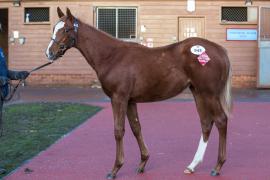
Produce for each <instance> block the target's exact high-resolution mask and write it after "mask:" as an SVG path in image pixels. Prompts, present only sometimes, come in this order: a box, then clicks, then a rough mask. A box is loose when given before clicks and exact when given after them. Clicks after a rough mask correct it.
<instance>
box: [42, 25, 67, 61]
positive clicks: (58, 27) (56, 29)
mask: <svg viewBox="0 0 270 180" xmlns="http://www.w3.org/2000/svg"><path fill="white" fill-rule="evenodd" d="M64 26H65V22H64V21H59V22H58V23H57V24H56V25H55V27H54V32H53V36H52V38H53V39H55V38H56V34H57V32H58V31H59V30H60V29H62V28H63V27H64ZM52 45H53V41H51V42H50V44H49V46H48V48H47V50H46V54H47V57H49V56H50V52H49V49H50V47H51V46H52Z"/></svg>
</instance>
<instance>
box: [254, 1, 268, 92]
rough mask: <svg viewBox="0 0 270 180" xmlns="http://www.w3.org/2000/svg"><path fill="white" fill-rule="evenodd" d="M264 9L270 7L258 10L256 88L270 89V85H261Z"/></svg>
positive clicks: (260, 7)
mask: <svg viewBox="0 0 270 180" xmlns="http://www.w3.org/2000/svg"><path fill="white" fill-rule="evenodd" d="M262 8H269V9H270V6H259V8H258V9H259V10H258V25H257V30H258V38H257V39H258V40H257V63H256V64H257V73H256V74H257V78H256V86H257V88H270V85H262V84H260V82H259V81H260V77H261V76H260V47H259V45H260V41H261V9H262Z"/></svg>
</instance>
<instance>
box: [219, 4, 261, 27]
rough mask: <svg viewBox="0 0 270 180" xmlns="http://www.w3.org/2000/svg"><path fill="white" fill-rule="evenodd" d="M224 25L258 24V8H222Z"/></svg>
mask: <svg viewBox="0 0 270 180" xmlns="http://www.w3.org/2000/svg"><path fill="white" fill-rule="evenodd" d="M221 22H222V23H223V24H228V23H237V24H257V7H221Z"/></svg>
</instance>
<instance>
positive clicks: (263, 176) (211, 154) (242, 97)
mask: <svg viewBox="0 0 270 180" xmlns="http://www.w3.org/2000/svg"><path fill="white" fill-rule="evenodd" d="M233 94H234V100H235V103H234V111H233V116H232V118H231V119H230V121H229V127H228V141H227V146H228V148H227V151H228V156H227V162H226V163H225V165H224V167H223V169H222V174H221V176H220V177H215V178H213V177H210V175H209V173H210V171H211V169H212V168H213V167H214V165H215V162H216V159H217V149H218V133H217V130H216V128H214V129H213V132H212V134H211V137H210V141H209V145H208V149H207V151H206V156H205V158H204V162H203V163H202V165H200V166H199V167H198V169H197V172H196V173H195V174H192V175H185V174H183V170H184V169H185V167H186V166H187V165H188V164H189V163H190V161H191V160H192V158H193V156H194V153H195V151H196V149H197V145H198V142H199V138H200V124H199V119H198V115H197V111H196V108H195V104H194V102H193V99H192V96H191V94H190V92H189V91H185V92H184V93H182V94H181V95H179V96H177V97H175V98H172V99H170V100H167V101H163V102H157V103H146V104H139V106H138V108H139V115H140V121H141V125H142V131H143V135H144V137H145V141H146V143H147V145H148V147H149V151H150V154H151V157H150V160H149V163H148V164H147V166H146V172H145V173H144V174H140V175H137V174H136V173H135V168H136V165H137V164H138V162H139V149H138V147H137V144H136V141H135V139H134V137H133V135H132V133H131V130H130V128H129V127H128V123H127V125H126V134H125V139H124V142H125V164H124V166H123V168H122V169H121V170H120V172H119V174H118V177H117V178H118V179H119V180H178V179H179V180H182V179H183V180H185V179H187V180H205V179H222V180H269V179H270V172H269V167H270V156H269V150H270V146H269V143H270V141H269V129H270V121H269V118H268V117H269V116H270V91H269V90H234V91H233ZM39 101H64V102H79V103H88V104H94V105H99V106H102V107H104V109H103V110H102V111H100V112H99V113H98V114H96V115H95V116H94V117H92V118H91V119H89V120H88V121H86V122H85V123H83V124H82V125H81V126H79V127H78V128H76V129H75V130H74V131H72V132H71V133H70V134H68V135H67V136H64V137H63V138H62V139H60V140H58V141H57V142H56V143H55V144H53V145H52V146H51V147H49V148H48V149H47V150H45V151H43V152H41V153H40V154H39V155H37V156H36V157H34V158H33V159H31V160H30V161H28V162H26V163H24V164H23V165H22V166H21V167H20V168H18V169H17V170H15V171H14V172H13V173H11V174H10V175H9V176H7V177H6V178H5V179H7V180H74V179H77V180H100V179H105V175H106V174H107V173H108V171H109V170H110V169H111V167H112V165H113V162H114V156H115V142H114V136H113V120H112V111H111V107H110V103H109V99H108V98H107V97H106V96H105V95H104V93H102V91H101V90H100V89H92V88H44V87H23V88H21V89H20V95H19V96H17V97H15V98H14V100H13V101H12V102H10V103H23V102H24V103H25V102H26V103H27V102H39ZM26 168H28V169H31V170H32V171H33V172H31V173H27V172H25V169H26Z"/></svg>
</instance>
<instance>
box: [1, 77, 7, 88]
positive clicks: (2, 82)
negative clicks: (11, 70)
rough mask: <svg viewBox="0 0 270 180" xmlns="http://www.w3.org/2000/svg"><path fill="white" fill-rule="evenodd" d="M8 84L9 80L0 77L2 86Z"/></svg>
mask: <svg viewBox="0 0 270 180" xmlns="http://www.w3.org/2000/svg"><path fill="white" fill-rule="evenodd" d="M7 83H8V78H6V77H4V76H0V86H4V85H6V84H7Z"/></svg>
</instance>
